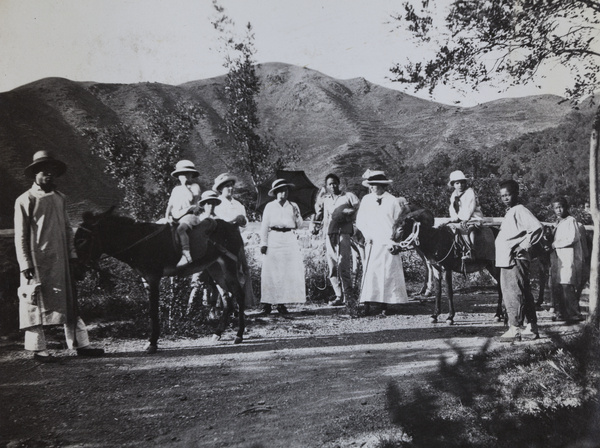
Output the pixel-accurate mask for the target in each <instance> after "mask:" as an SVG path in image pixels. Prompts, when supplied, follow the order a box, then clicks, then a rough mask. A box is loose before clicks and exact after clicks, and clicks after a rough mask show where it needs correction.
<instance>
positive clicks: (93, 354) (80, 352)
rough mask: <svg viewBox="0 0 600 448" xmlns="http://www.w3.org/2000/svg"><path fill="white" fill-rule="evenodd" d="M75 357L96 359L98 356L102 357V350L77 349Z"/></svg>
mask: <svg viewBox="0 0 600 448" xmlns="http://www.w3.org/2000/svg"><path fill="white" fill-rule="evenodd" d="M77 356H85V357H88V358H98V357H100V356H104V349H102V348H91V347H83V348H78V349H77Z"/></svg>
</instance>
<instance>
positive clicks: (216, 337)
mask: <svg viewBox="0 0 600 448" xmlns="http://www.w3.org/2000/svg"><path fill="white" fill-rule="evenodd" d="M210 340H211V342H219V341H220V340H221V336H219V335H218V334H213V335H212V337H211V338H210Z"/></svg>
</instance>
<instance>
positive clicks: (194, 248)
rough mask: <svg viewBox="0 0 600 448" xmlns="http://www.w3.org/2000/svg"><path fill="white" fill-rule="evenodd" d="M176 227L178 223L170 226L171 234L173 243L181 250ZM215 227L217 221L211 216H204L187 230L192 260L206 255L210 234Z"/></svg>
mask: <svg viewBox="0 0 600 448" xmlns="http://www.w3.org/2000/svg"><path fill="white" fill-rule="evenodd" d="M177 227H178V224H174V225H172V226H171V235H172V237H173V245H174V246H175V248H176V249H177V250H178V251H181V242H180V241H179V235H178V234H177ZM216 228H217V221H215V220H214V219H212V218H206V219H203V220H202V221H200V223H199V224H198V225H196V226H194V227H192V228H191V229H190V230H189V231H188V235H189V237H190V253H191V255H192V260H199V259H201V258H202V257H204V256H205V255H206V252H207V250H208V244H209V241H210V235H211V234H212V233H213V232H214V231H215V230H216Z"/></svg>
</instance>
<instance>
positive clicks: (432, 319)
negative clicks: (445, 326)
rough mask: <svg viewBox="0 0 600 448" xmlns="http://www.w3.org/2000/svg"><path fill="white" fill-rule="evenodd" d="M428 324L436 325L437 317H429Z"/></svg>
mask: <svg viewBox="0 0 600 448" xmlns="http://www.w3.org/2000/svg"><path fill="white" fill-rule="evenodd" d="M429 322H430V323H432V324H437V323H438V318H437V316H431V317H430V318H429Z"/></svg>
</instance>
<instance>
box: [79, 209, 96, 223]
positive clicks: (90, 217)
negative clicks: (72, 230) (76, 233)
mask: <svg viewBox="0 0 600 448" xmlns="http://www.w3.org/2000/svg"><path fill="white" fill-rule="evenodd" d="M81 219H82V220H83V224H87V225H89V224H91V223H92V221H94V212H92V211H90V210H88V211H85V212H83V214H82V215H81Z"/></svg>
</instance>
